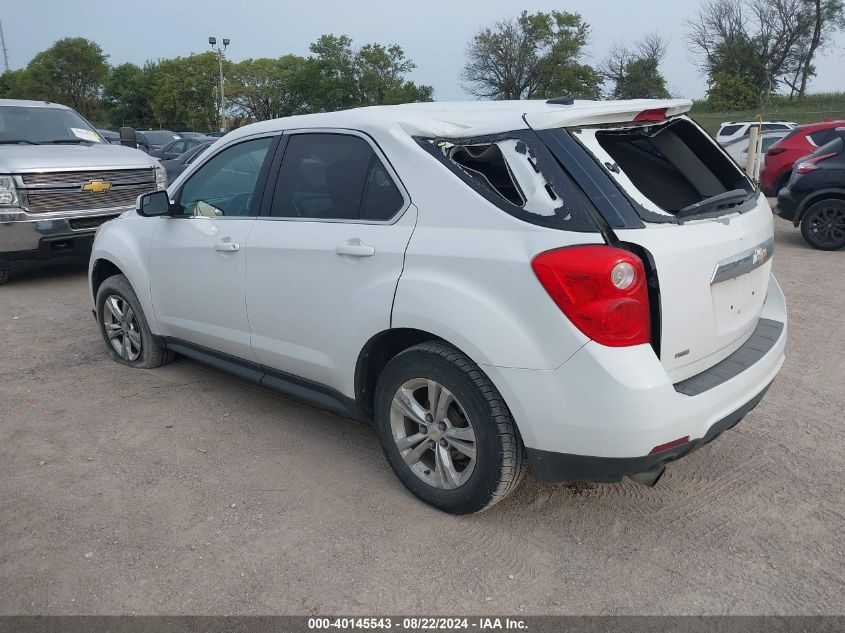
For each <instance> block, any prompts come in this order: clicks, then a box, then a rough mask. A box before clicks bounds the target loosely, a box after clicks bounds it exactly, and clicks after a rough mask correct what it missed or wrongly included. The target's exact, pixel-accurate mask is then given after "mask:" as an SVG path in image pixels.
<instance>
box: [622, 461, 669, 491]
mask: <svg viewBox="0 0 845 633" xmlns="http://www.w3.org/2000/svg"><path fill="white" fill-rule="evenodd" d="M665 472H666V466H660V467H659V468H652V469H651V470H645V471H643V472H641V473H635V474H633V475H628V479H630V480H631V481H633V482H635V483H638V484H640V485H641V486H647V487H649V488H651V487H653V486H656V485H657V482H658V481H660V478H661V477H662V476H663V473H665Z"/></svg>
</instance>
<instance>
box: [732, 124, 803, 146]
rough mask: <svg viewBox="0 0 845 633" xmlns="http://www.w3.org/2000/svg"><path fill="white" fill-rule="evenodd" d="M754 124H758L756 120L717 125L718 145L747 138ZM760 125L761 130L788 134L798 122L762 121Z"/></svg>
mask: <svg viewBox="0 0 845 633" xmlns="http://www.w3.org/2000/svg"><path fill="white" fill-rule="evenodd" d="M756 125H758V122H757V121H727V122H725V123H722V125H720V126H719V131H718V132H717V133H716V140H717V141H718V142H719V144H720V145H729V144H731V143H733V142H735V141H739V140H741V139H743V138H748V134H749V132H750V131H751V128H752V127H754V126H756ZM760 125H761V129H762V131H763V132H783V133H784V134H788V133H789V132H791V131H792V129H793V128H795V126H796V125H798V124H797V123H793V122H792V121H763V122H762V123H760Z"/></svg>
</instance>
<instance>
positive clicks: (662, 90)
mask: <svg viewBox="0 0 845 633" xmlns="http://www.w3.org/2000/svg"><path fill="white" fill-rule="evenodd" d="M613 98H614V99H667V98H669V91H668V90H667V89H666V79H665V78H664V77H663V75H662V74H660V69H659V68H658V62H657V60H654V59H633V60H631V61H629V62H628V63H627V64H626V65H625V76H624V78H623V79H622V80H621V81H619V82H617V83H616V87H615V89H614V92H613Z"/></svg>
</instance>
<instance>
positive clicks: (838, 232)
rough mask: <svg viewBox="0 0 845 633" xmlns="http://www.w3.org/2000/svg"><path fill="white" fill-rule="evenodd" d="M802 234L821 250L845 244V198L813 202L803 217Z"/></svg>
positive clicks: (832, 249) (829, 249)
mask: <svg viewBox="0 0 845 633" xmlns="http://www.w3.org/2000/svg"><path fill="white" fill-rule="evenodd" d="M801 235H802V236H803V238H804V241H806V242H807V244H809V245H810V246H812V247H813V248H815V249H818V250H820V251H835V250H838V249H840V248H842V247H843V246H845V200H841V199H839V198H829V199H827V200H820V201H819V202H816V203H815V204H813V205H812V206H811V207H810V208H809V209H807V211H806V212H805V213H804V217H802V218H801Z"/></svg>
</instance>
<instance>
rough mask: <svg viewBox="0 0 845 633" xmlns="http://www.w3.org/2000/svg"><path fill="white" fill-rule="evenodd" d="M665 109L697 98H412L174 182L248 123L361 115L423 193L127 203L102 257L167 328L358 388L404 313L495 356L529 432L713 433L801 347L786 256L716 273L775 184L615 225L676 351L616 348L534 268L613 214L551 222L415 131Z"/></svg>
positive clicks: (600, 440)
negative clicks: (372, 207) (449, 162)
mask: <svg viewBox="0 0 845 633" xmlns="http://www.w3.org/2000/svg"><path fill="white" fill-rule="evenodd" d="M567 108H568V109H567ZM661 108H666V109H667V111H668V113H669V114H670V115H671V114H677V113H679V112H683V111H685V110H686V109H688V108H689V102H685V101H679V100H665V101H636V102H616V103H613V104H609V105H605V104H601V103H592V102H576V104H575V106H549V105H547V104H545V103H540V102H518V103H515V102H498V103H490V104H478V103H466V104H444V103H439V104H438V103H433V104H410V105H407V106H396V107H392V108H391V107H375V108H361V109H358V110H353V111H349V112H334V113H326V114H319V115H307V116H298V117H290V118H288V119H282V120H277V121H265V122H261V123H257V124H253V125H250V126H247V127H245V128H243V129H241V130H237V131H235V132H232V133H230V134H229V135H227V137H226V138H225V142H224V144H223V145H221V143H217V144H215V145H214V146H213V147H211V148H210V149H209V150H207V151H206V153H205V155H204V156H203V158H202V160H201V161H198V163H197V164H195V165H192V166H191V167H190V168H189V169H188V170H187V171H186V172H185V173H184V174H183V175H182V176H181V177H180V178H179V179H177V181H176V182H175V183H173V184H172V185H171V187H170V188H169V191H170V192H171V194H172V193H173V192H175V191H176V190H178V188H179V187H180V186H181V184H182V183H183V182H184V181H185V179H186V178H187V177H189V176H190V174H191V173H193V172H194V171H196V170H197V169H199V168H201V166H202V164H203V163H204V162H205V161H207V160H209V159H210V158H211V157H212V156H214V155H215V154H216V153H217V152H218V151H220V149H221V147H223V146H225V145H229V144H231V143H233V142H236V141H238V140H242V139H244V138H247V137H249V136H254V135H261V134H267V133H271V132H280V131H285V130H288V131H290V130H299V129H303V128H309V129H315V128H317V129H325V130H340V129H343V130H356V131H358V132H360V133H362V134H365V135H367V136H369V137H371V138H372V140H373V141H374V143H375V145H377V146H378V148H380V150H381V152H382V153H383V156H384V157H386V160H387V161H388V162H389V165H390V166H391V169H392V171H393V172H394V173H395V175H396V176H397V178H398V180H399V181H400V182H401V184H402V185H403V189H404V190H405V191H406V192H407V195H408V197H409V204H408V205H407V207H406V209H405V211H404V212H403V213H402V214H401V215H399V216H398V217H397V218H396V219H394V220H392V221H391V222H388V223H372V224H367V223H355V222H348V221H331V222H326V221H302V220H296V219H283V218H275V219H270V218H264V217H259V218H258V219H255V218H244V219H209V218H197V219H187V220H186V219H177V218H140V217H138V216H134V217H131V218H130V217H127V218H125V219H121V220H119V221H115V222H111V223H109V224H108V225H106V226H105V227H104V228H103V229H102V230H101V231H100V233H99V235H98V238H97V240H96V242H95V246H94V252H93V254H92V260H91V261H92V266H93V264H94V262H95V261H96V260H97V259H98V258H104V259H107V260H109V261H110V262H112V263H113V264H114V265H116V266H117V267H119V268H120V269H121V270H122V271H124V272H125V273H126V274H127V277H129V280H130V282H131V283H132V285H133V287H134V288H135V289H136V292H137V294H138V296H139V299H140V300H141V303H142V305H143V307H144V310H145V312H146V313H147V314H148V315H152V318H150V325H151V327H152V328H153V331H154V333H156V334H159V335H163V336H172V337H177V338H180V339H185V340H188V341H190V342H193V343H195V344H198V345H202V346H204V347H208V348H211V349H213V350H216V351H219V352H222V353H225V354H228V355H232V356H236V357H239V358H241V359H244V360H246V361H249V362H251V363H259V364H262V365H264V366H266V367H270V368H273V369H276V370H279V371H281V372H286V373H289V374H292V375H294V376H297V377H299V378H303V379H306V380H309V381H313V382H315V383H319V384H320V385H324V386H326V387H328V388H330V389H333V390H336V391H338V392H340V393H341V394H343V395H345V396H347V397H349V398H354V397H356V395H357V394H356V385H355V378H354V373H355V368H356V363H357V361H358V358H359V354H360V352H361V350H362V348H363V346H364V345H365V343H366V342H367V341H368V340H370V339H371V338H372V337H373V336H374V335H376V334H378V333H380V332H384V331H387V330H389V329H391V328H393V329H397V328H409V329H414V330H419V331H422V332H424V333H428V334H430V335H433V336H434V337H438V338H441V339H443V340H444V341H446V342H448V343H450V344H452V345H453V346H455V347H457V348H458V349H460V350H462V351H463V352H464V353H466V354H467V355H468V356H469V357H470V358H471V359H472V360H474V361H475V362H476V363H478V364H479V365H480V366H481V368H482V369H483V371H485V372H486V373H487V375H488V376H489V377H490V378H491V380H492V381H493V383H494V384H495V385H496V386H497V388H498V389H499V391H500V392H501V394H502V396H503V397H504V400H505V402H506V403H507V405H508V406H509V407H510V409H511V411H512V413H513V415H514V418H515V420H516V422H517V425H518V427H519V429H520V433H521V434H522V437H523V439H524V442H525V445H526V446H527V447H529V448H537V449H543V450H546V451H556V452H561V453H570V454H576V455H593V456H603V457H634V456H642V455H647V454H648V453H649V451H650V450H651V449H652V448H653V447H654V446H656V445H659V444H661V443H663V442H667V441H670V440H674V439H676V438H678V437H681V436H685V435H688V436H689V437H691V438H700V437H703V436H704V434H705V433H706V431H707V429H708V428H709V427H710V426H711V425H712V424H714V423H715V422H716V421H718V420H720V419H721V418H723V417H724V416H725V415H727V414H728V413H730V412H732V411H736V410H737V409H738V408H739V407H741V406H742V405H743V404H744V403H747V402H749V401H750V400H751V399H752V398H753V397H755V396H756V395H757V394H759V393H760V392H761V391H762V390H764V389H765V388H766V386H767V385H768V384H769V383H770V382H771V380H772V378H773V377H774V375H775V374H776V373H777V371H778V369H779V368H780V366H781V364H782V362H783V350H784V345H785V339H786V329H785V323H786V310H785V303H784V299H783V295H782V293H781V291H780V288H779V287H778V285H777V283H776V281H775V280H774V278H773V277H772V276H771V263H770V262H769V261H766V262H765V263H763V264H762V265H760V266H757V267H756V268H754V270H752V271H751V272H749V273H747V274H744V275H741V276H737V277H735V278H733V279H729V280H726V281H723V282H721V283H717V284H711V283H710V282H711V279H712V276H713V274H714V270H715V268H716V267H717V266H718V265H719V264H720V263H722V262H724V261H726V260H730V258H732V257H735V256H737V255H738V254H740V253H742V252H745V251H747V250H748V249H751V248H754V247H756V246H758V245H759V244H760V243H763V242H765V241H766V240H767V239H769V238H771V236H772V217H771V211H770V210H769V209H768V207H767V206H766V204H765V200H764V199H763V198H760V200H759V201H758V204H757V206H756V208H754V209H753V210H751V211H748V212H745V213H743V214H727V215H724V216H723V217H719V218H715V219H707V220H690V221H687V222H685V223H684V224H683V225H678V224H668V223H667V224H656V223H655V224H650V223H645V226H644V227H643V228H636V229H618V230H616V235H617V236H618V238H619V240H621V241H623V242H630V243H634V244H637V245H640V246H642V247H643V248H644V249H646V250H647V251H648V252H649V253H651V254H652V256H653V257H654V260H655V268H656V271H657V275H658V277H659V284H660V293H661V295H660V301H661V304H660V309H661V321H662V335H661V341H660V347H661V356H660V357H658V355H657V354H656V353H655V350H654V348H653V347H652V346H651V345H637V346H632V347H621V348H611V347H605V346H603V345H600V344H598V343H596V342H594V341H591V340H590V339H589V338H588V337H587V336H586V335H584V334H583V333H582V332H581V331H580V330H579V329H578V328H576V327H575V326H574V325H573V324H572V323H571V322H570V321H569V319H568V318H567V317H566V316H565V315H564V314H563V312H562V311H561V310H560V309H559V308H558V307H557V306H556V305H555V304H554V303H553V301H552V300H551V299H550V297H549V295H548V294H547V292H546V291H545V289H544V288H543V286H542V285H541V284H540V282H539V281H538V279H537V277H536V276H535V274H534V272H533V271H532V268H531V260H532V259H533V257H535V256H536V255H537V254H539V253H542V252H544V251H547V250H550V249H554V248H560V247H565V246H573V245H580V244H604V238H603V236H602V234H601V233H599V232H574V231H563V230H558V229H551V228H546V227H543V226H538V225H535V224H531V223H529V222H525V221H522V220H519V219H517V218H515V217H513V216H511V215H509V214H508V213H505V212H503V211H502V210H501V209H499V208H498V207H497V206H496V205H494V204H492V203H491V202H489V201H487V200H486V199H484V198H482V197H481V196H479V194H478V193H477V192H476V191H474V190H473V189H472V188H470V187H469V186H467V184H466V183H464V182H462V181H461V180H460V179H459V178H457V177H455V176H454V175H453V174H452V173H451V172H450V171H449V169H448V168H447V167H445V166H444V165H443V164H442V163H441V162H439V161H438V159H437V158H435V157H434V156H432V155H430V154H429V153H427V152H426V151H425V150H423V149H421V148H420V146H419V145H418V144H417V141H416V140H415V139H414V136H417V135H422V136H432V137H440V136H444V137H447V138H459V137H464V136H469V135H472V134H477V133H481V132H486V133H504V132H508V131H512V130H525V129H527V128H528V126H529V124H530V125H531V126H537V128H536V129H541V128H542V129H551V128H555V127H560V126H566V125H579V126H587V125H597V124H604V123H608V122H614V121H620V122H630V121H632V120H633V119H634V117H635V116H636V114H637V112H639V111H640V110H642V109H661ZM588 136H589V135H587V137H588ZM585 138H586V137H585ZM711 142H712V140H711ZM585 146H587V149H588V150H589V151H592V152H593V153H594V154H595V155H596V157H597V158H598V159H599V161H600V162H602V156H601V153H600V148H598V147H597V146H595V145H593V144H590V143H589V140H588V141H587V142H585ZM614 177H615V178H616V182H617V183H618V184H619V186H620V187H622V188H624V189H625V190H626V192H628V193H629V195H630V196H631V198H633V199H635V200H637V201H638V202H641V203H642V204H643V206H647V207H648V208H649V209H650V210H652V211H654V212H655V213H664V214H665V212H664V211H662V210H661V209H659V208H656V207H655V205H654V204H652V203H651V202H650V201H649V200H648V199H647V198H645V197H644V196H642V195H641V194H638V192H637V191H636V187H634V186H633V184H632V183H630V181H628V180H627V177H626V176H625V174H624V173H620V174H618V175H616V176H614ZM153 227H155V231H154V234H153ZM226 239H229V240H231V241H232V242H236V243H238V244H240V245H241V249H240V250H239V251H237V252H231V253H221V252H219V251H215V250H214V244H216V243H218V242H221V241H224V240H226ZM344 244H346V245H350V244H351V245H360V246H369V247H372V248H373V249H374V252H373V255H372V256H370V257H350V256H345V255H343V254H338V253H337V252H336V251H335V249H336V248H337V247H338V246H341V245H344ZM174 271H180V272H181V274H180V275H178V276H177V275H174V274H173V272H174ZM761 317H766V318H770V319H773V320H776V321H779V322H782V323H784V330H783V334H782V335H781V336H780V338H779V340H778V341H777V343H776V344H775V345H774V347H772V348H771V350H770V351H769V352H768V353H767V354H766V355H765V356H764V357H763V358H762V359H761V360H760V361H759V362H757V363H756V364H754V365H753V366H752V367H751V368H749V369H748V370H747V371H744V372H743V373H741V374H740V375H738V376H737V377H735V378H733V379H730V380H727V381H726V382H724V383H723V384H721V385H719V386H718V387H715V388H713V389H710V390H708V391H706V392H704V393H701V394H700V395H696V396H687V395H683V394H681V393H679V392H677V391H676V390H675V388H674V387H673V384H675V383H677V382H679V381H681V380H684V379H685V378H688V377H689V376H692V375H694V374H696V373H698V372H701V371H703V370H705V369H707V368H708V367H710V366H712V365H714V364H715V363H717V362H718V361H719V360H721V359H723V358H725V357H726V356H728V355H729V354H731V353H732V352H733V351H735V350H736V349H737V348H738V347H739V346H741V345H742V344H743V343H744V341H745V340H746V339H747V338H748V337H749V336H750V335H751V333H752V331H753V330H754V327H755V324H756V323H757V321H758V319H759V318H761ZM684 350H687V352H686V353H682V352H684Z"/></svg>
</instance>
